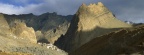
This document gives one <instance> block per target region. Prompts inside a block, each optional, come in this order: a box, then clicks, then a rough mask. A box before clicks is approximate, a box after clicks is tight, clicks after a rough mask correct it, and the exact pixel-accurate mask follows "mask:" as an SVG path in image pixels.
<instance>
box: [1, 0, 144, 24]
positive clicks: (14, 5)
mask: <svg viewBox="0 0 144 55" xmlns="http://www.w3.org/2000/svg"><path fill="white" fill-rule="evenodd" d="M99 1H100V2H102V3H104V5H105V6H106V7H107V8H108V9H109V10H111V11H112V12H113V13H114V14H115V15H116V17H117V18H118V19H120V20H123V21H125V20H129V21H133V22H144V3H143V2H144V0H0V13H5V14H17V15H18V14H28V13H33V14H35V15H40V14H42V13H46V12H57V13H58V14H60V15H70V14H75V13H76V11H77V9H78V8H79V6H80V5H81V4H82V3H86V4H87V5H88V4H90V3H97V2H99Z"/></svg>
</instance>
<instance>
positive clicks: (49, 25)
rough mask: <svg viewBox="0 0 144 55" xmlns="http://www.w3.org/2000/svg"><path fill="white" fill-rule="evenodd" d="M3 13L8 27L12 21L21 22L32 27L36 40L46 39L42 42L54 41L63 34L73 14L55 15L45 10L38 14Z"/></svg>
mask: <svg viewBox="0 0 144 55" xmlns="http://www.w3.org/2000/svg"><path fill="white" fill-rule="evenodd" d="M3 15H4V18H5V19H6V21H8V24H9V26H10V27H12V26H14V23H23V24H25V25H26V26H28V27H32V28H33V29H34V31H35V32H36V37H37V40H39V41H41V40H42V39H45V40H46V41H43V42H44V43H47V42H50V43H54V42H55V41H56V40H57V39H58V38H59V37H60V36H61V35H62V34H63V35H64V34H65V33H66V31H67V29H68V27H69V23H70V21H71V19H72V17H73V15H68V16H62V15H57V13H56V12H53V13H48V12H47V13H44V14H42V15H39V16H36V15H33V14H32V13H30V14H21V15H7V14H3ZM18 25H19V24H18ZM37 35H38V36H37Z"/></svg>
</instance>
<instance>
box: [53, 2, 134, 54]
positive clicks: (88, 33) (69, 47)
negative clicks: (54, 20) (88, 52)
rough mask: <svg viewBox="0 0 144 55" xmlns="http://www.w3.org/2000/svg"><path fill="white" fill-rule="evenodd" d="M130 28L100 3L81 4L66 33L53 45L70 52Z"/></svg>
mask: <svg viewBox="0 0 144 55" xmlns="http://www.w3.org/2000/svg"><path fill="white" fill-rule="evenodd" d="M130 27H132V25H130V24H127V23H124V22H122V21H120V20H118V19H116V17H114V15H113V14H112V12H110V11H109V10H108V9H107V8H106V7H105V6H104V5H103V4H102V3H101V2H98V4H90V5H88V6H87V5H86V4H82V5H81V6H80V7H79V9H78V11H77V12H76V14H75V15H74V18H73V19H72V22H71V24H70V27H69V29H68V31H67V33H66V34H65V35H64V36H63V35H62V37H60V38H59V39H58V40H57V41H56V42H55V45H56V46H58V47H59V48H61V49H63V50H65V51H67V52H72V51H74V50H76V49H77V48H79V47H80V46H82V45H83V44H85V43H87V42H89V41H90V40H92V39H94V38H97V37H98V36H100V35H103V34H106V33H109V32H112V31H116V30H118V29H121V28H130Z"/></svg>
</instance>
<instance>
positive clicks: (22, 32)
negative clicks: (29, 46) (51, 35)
mask: <svg viewBox="0 0 144 55" xmlns="http://www.w3.org/2000/svg"><path fill="white" fill-rule="evenodd" d="M11 25H12V27H11V32H12V33H13V34H15V35H16V36H17V38H21V39H25V40H26V41H28V42H31V43H37V39H36V35H35V31H34V29H33V28H32V27H27V26H26V24H25V23H24V22H21V21H14V23H11Z"/></svg>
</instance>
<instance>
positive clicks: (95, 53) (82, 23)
mask: <svg viewBox="0 0 144 55" xmlns="http://www.w3.org/2000/svg"><path fill="white" fill-rule="evenodd" d="M143 36H144V25H143V24H142V23H139V24H135V23H132V22H129V21H126V22H122V21H120V20H118V19H117V18H116V17H115V15H114V14H113V13H112V12H111V11H110V10H108V9H107V8H106V7H105V6H104V5H103V4H102V3H101V2H98V3H97V4H89V5H86V4H84V3H83V4H82V5H81V6H80V7H79V9H78V11H77V12H76V14H74V15H68V16H62V15H58V14H57V13H56V12H53V13H48V12H47V13H44V14H41V15H33V14H32V13H30V14H21V15H15V14H13V15H8V14H2V13H0V39H1V40H0V55H143V54H144V44H143V42H144V41H143Z"/></svg>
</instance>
